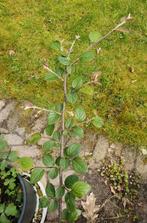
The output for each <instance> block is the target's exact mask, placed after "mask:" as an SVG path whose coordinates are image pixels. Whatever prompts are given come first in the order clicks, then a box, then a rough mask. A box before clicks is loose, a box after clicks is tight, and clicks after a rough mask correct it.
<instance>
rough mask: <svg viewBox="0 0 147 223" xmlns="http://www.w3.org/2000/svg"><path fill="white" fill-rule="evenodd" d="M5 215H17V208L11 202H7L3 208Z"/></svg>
mask: <svg viewBox="0 0 147 223" xmlns="http://www.w3.org/2000/svg"><path fill="white" fill-rule="evenodd" d="M5 215H7V216H8V217H9V216H16V215H17V208H16V206H15V205H14V204H13V203H10V204H8V206H7V207H6V209H5Z"/></svg>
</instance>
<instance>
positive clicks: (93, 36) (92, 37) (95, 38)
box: [89, 31, 102, 43]
mask: <svg viewBox="0 0 147 223" xmlns="http://www.w3.org/2000/svg"><path fill="white" fill-rule="evenodd" d="M101 36H102V35H101V34H100V33H99V32H96V31H94V32H91V33H89V39H90V41H91V42H92V43H96V42H97V41H98V39H100V38H101Z"/></svg>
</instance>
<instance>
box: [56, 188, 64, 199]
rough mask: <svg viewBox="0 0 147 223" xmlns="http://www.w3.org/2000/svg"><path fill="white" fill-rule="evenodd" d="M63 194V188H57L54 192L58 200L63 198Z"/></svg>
mask: <svg viewBox="0 0 147 223" xmlns="http://www.w3.org/2000/svg"><path fill="white" fill-rule="evenodd" d="M64 193H65V188H64V186H61V187H58V188H57V190H56V198H57V199H60V198H61V197H63V195H64Z"/></svg>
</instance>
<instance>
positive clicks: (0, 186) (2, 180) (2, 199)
mask: <svg viewBox="0 0 147 223" xmlns="http://www.w3.org/2000/svg"><path fill="white" fill-rule="evenodd" d="M22 200H23V195H22V191H21V187H20V184H19V182H18V178H17V171H16V169H15V168H8V166H7V164H6V165H5V163H4V162H2V163H1V164H0V222H1V223H15V222H17V219H18V217H19V215H20V209H21V206H22V203H23V202H22Z"/></svg>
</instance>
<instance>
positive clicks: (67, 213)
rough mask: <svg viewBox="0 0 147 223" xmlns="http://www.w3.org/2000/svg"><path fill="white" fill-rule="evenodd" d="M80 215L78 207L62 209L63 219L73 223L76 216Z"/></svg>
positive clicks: (76, 218)
mask: <svg viewBox="0 0 147 223" xmlns="http://www.w3.org/2000/svg"><path fill="white" fill-rule="evenodd" d="M80 215H81V211H80V210H79V209H75V210H68V209H64V210H63V219H65V220H66V221H67V222H70V223H74V222H76V221H77V220H78V217H79V216H80Z"/></svg>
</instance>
